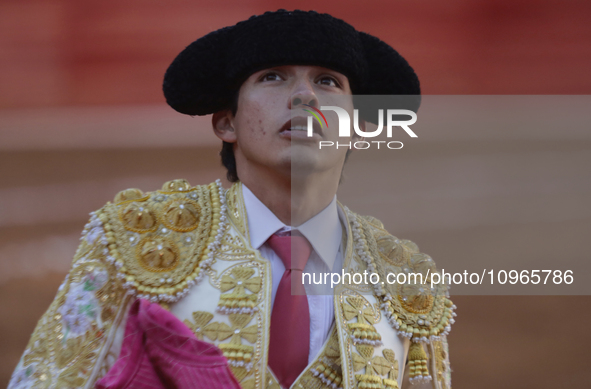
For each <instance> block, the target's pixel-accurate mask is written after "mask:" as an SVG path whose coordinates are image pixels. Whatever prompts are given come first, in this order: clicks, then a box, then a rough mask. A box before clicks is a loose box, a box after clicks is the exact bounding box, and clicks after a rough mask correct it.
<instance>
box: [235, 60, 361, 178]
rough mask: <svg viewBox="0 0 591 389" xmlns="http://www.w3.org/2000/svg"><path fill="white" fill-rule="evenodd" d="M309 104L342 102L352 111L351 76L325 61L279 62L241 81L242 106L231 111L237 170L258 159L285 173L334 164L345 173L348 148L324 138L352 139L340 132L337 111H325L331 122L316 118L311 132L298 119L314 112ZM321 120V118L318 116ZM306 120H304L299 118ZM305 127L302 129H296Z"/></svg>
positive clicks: (326, 168)
mask: <svg viewBox="0 0 591 389" xmlns="http://www.w3.org/2000/svg"><path fill="white" fill-rule="evenodd" d="M305 104H307V105H310V106H313V107H316V108H319V107H320V106H323V105H338V106H340V107H342V108H344V109H346V110H347V111H348V112H349V113H350V117H353V115H352V111H353V102H352V96H351V88H350V86H349V80H348V79H347V77H346V76H344V75H343V74H341V73H339V72H336V71H334V70H330V69H327V68H323V67H320V66H296V65H290V66H279V67H274V68H270V69H265V70H262V71H259V72H256V73H254V74H252V75H251V76H250V77H249V78H248V79H247V80H246V81H245V82H244V83H243V84H242V86H241V88H240V92H239V97H238V109H237V111H236V114H235V116H233V117H230V119H229V121H230V123H231V128H233V132H234V134H232V137H230V139H229V140H228V139H224V140H226V141H230V142H231V143H234V145H235V146H234V155H235V157H236V163H237V166H238V175H239V176H240V170H241V168H243V167H244V166H241V165H243V164H252V165H258V166H259V167H265V168H269V169H272V170H275V171H277V172H281V173H282V174H291V175H292V176H294V175H301V174H303V175H309V174H313V173H317V172H325V171H329V170H333V171H334V172H335V174H336V175H337V177H340V173H341V169H342V166H343V164H344V161H345V155H346V153H347V150H348V149H347V148H345V147H342V148H339V149H336V148H334V147H331V148H323V149H322V150H319V146H318V144H319V141H321V140H322V141H332V142H335V144H336V142H337V141H340V142H341V143H345V142H347V143H348V142H349V141H350V140H351V139H346V138H339V137H338V120H337V116H336V113H334V112H332V111H328V112H325V113H324V114H325V116H326V119H327V121H328V127H327V126H324V128H321V127H320V126H318V125H316V124H315V132H314V135H313V136H312V137H308V136H307V133H306V131H305V130H301V126H299V127H298V126H294V124H296V123H297V122H298V121H297V119H296V120H294V121H293V123H292V119H293V118H294V117H297V118H299V120H300V122H302V121H303V122H304V123H305V119H306V118H307V117H308V116H310V114H309V113H306V112H304V111H303V109H304V108H305V109H309V107H307V106H305ZM314 121H316V119H314ZM300 124H301V123H300ZM298 128H299V129H300V130H297V129H298Z"/></svg>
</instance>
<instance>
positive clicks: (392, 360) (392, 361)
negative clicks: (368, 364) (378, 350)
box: [382, 349, 398, 389]
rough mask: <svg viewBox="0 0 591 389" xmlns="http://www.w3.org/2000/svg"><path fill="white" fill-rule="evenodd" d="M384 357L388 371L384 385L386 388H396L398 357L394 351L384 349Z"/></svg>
mask: <svg viewBox="0 0 591 389" xmlns="http://www.w3.org/2000/svg"><path fill="white" fill-rule="evenodd" d="M382 354H383V355H384V358H385V359H386V361H388V363H389V368H390V371H389V372H388V378H384V379H383V382H384V387H385V388H386V389H398V359H396V355H395V353H394V351H392V350H390V349H385V350H383V351H382Z"/></svg>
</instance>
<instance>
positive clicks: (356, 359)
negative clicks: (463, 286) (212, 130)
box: [9, 180, 455, 389]
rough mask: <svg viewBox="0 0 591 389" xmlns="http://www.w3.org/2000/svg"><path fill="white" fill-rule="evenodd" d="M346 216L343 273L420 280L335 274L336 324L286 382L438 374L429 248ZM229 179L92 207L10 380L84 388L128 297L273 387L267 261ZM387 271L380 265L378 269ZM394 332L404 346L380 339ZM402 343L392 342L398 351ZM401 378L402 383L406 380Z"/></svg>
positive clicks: (395, 380) (439, 305)
mask: <svg viewBox="0 0 591 389" xmlns="http://www.w3.org/2000/svg"><path fill="white" fill-rule="evenodd" d="M339 207H340V210H341V212H343V214H344V215H345V216H346V219H347V223H346V226H345V227H346V234H347V239H346V248H345V250H344V272H345V273H350V274H354V273H363V272H364V271H368V272H370V273H377V274H378V275H379V279H380V280H386V279H387V277H388V274H392V275H397V274H401V273H406V274H408V273H415V274H417V273H420V274H422V275H423V276H424V278H423V280H422V282H419V283H403V284H397V283H389V282H384V283H382V282H378V283H376V284H369V285H365V284H359V285H357V284H355V283H347V284H345V283H343V284H340V285H338V286H337V287H336V288H335V290H334V303H335V304H334V305H335V324H334V325H333V328H332V330H331V334H330V336H329V337H328V340H327V341H326V342H325V344H324V346H323V349H322V351H321V352H320V353H319V355H318V356H317V357H316V358H315V360H314V361H313V362H312V363H311V364H309V366H308V367H307V368H306V369H305V370H304V372H303V373H302V374H301V375H300V376H299V378H298V379H297V380H296V381H295V382H294V384H293V386H292V387H293V388H318V389H320V388H332V389H337V388H351V389H353V388H384V389H393V388H399V386H400V385H401V383H402V381H403V377H402V374H399V370H401V369H400V367H401V365H403V366H402V368H403V370H404V371H405V372H406V374H405V379H406V380H408V382H410V383H411V384H414V385H413V386H415V385H416V386H417V387H421V388H423V387H432V388H436V389H443V388H450V367H449V359H448V352H447V340H446V335H447V333H448V332H449V330H450V325H451V324H452V323H453V316H455V313H454V312H453V309H454V308H455V306H454V305H453V304H452V302H451V301H450V300H449V298H448V297H447V288H446V286H445V285H436V286H435V287H434V288H431V285H430V275H432V274H433V273H434V272H437V269H436V268H435V264H434V262H433V260H432V259H431V258H430V257H429V256H427V255H425V254H422V253H420V252H419V250H418V248H417V246H416V245H415V244H414V243H412V242H410V241H408V240H403V239H398V238H396V237H394V236H392V235H390V234H389V233H388V232H387V231H386V230H385V229H384V227H383V225H382V223H380V222H379V221H378V220H377V219H375V218H372V217H365V216H360V215H357V214H354V213H353V212H351V211H350V210H348V209H347V208H346V207H343V206H341V205H340V204H339ZM247 226H248V223H247V220H246V212H245V209H244V203H243V200H242V186H241V184H239V183H238V184H235V185H233V186H232V188H231V189H230V190H228V191H226V190H224V189H223V188H222V187H221V184H220V183H219V181H218V182H217V183H212V184H210V185H203V186H195V187H192V186H190V185H189V184H188V183H187V182H186V181H185V180H174V181H169V182H167V183H166V184H164V186H163V188H162V190H160V191H156V192H151V193H146V194H144V193H143V192H142V191H140V190H139V189H128V190H125V191H122V192H120V193H119V194H118V195H117V196H116V197H115V200H114V202H113V203H107V205H105V206H104V207H103V208H101V209H100V210H98V211H96V212H94V213H92V214H91V219H90V221H89V223H88V224H87V225H86V227H85V229H84V231H83V235H82V238H81V243H80V246H79V248H78V250H77V252H76V255H75V257H74V261H73V265H72V269H71V271H70V273H69V274H68V276H67V277H66V279H65V281H64V283H63V284H62V285H61V286H60V288H59V291H58V293H57V296H56V298H55V300H54V301H53V303H52V304H51V306H50V307H49V309H48V310H47V312H46V313H45V314H44V315H43V317H42V318H41V319H40V320H39V322H38V324H37V327H36V329H35V331H34V333H33V335H32V337H31V340H30V341H29V344H28V346H27V349H26V350H25V353H24V355H23V357H22V359H21V361H20V362H19V365H18V366H17V368H16V370H15V372H14V374H13V377H12V379H11V382H10V385H9V388H11V389H14V388H92V387H94V383H95V382H96V380H98V379H99V378H100V377H102V376H103V375H104V374H106V372H107V371H108V370H109V368H110V367H111V366H112V365H113V363H114V362H115V360H116V358H117V356H118V353H119V350H120V347H121V343H122V338H123V333H124V327H125V326H124V323H125V319H126V312H127V309H128V307H129V305H130V303H131V302H132V301H133V300H134V299H135V298H137V297H141V298H146V299H149V300H151V301H153V302H158V303H160V304H162V305H163V306H165V307H167V308H168V309H170V310H171V312H173V313H174V314H175V315H176V316H177V317H179V318H180V319H181V320H184V322H185V323H186V324H187V325H188V326H189V327H190V328H192V329H193V331H194V333H195V335H196V336H197V337H198V338H199V339H201V340H204V341H207V342H210V343H213V344H215V345H217V346H218V347H219V348H220V349H221V350H222V351H223V353H224V355H225V356H226V358H227V359H228V363H229V364H230V367H231V369H232V371H233V373H234V375H235V376H236V378H237V379H238V380H239V381H240V384H241V386H242V387H243V388H245V389H254V388H257V389H262V388H279V385H278V384H277V381H276V379H275V378H274V376H273V374H272V372H271V371H270V370H268V368H267V364H268V363H267V362H268V361H267V351H268V342H269V321H270V318H271V306H270V303H271V285H272V283H271V269H270V264H269V262H268V261H267V260H265V259H264V258H262V257H261V255H260V253H259V252H258V250H255V249H253V248H252V247H250V243H249V242H250V239H249V235H248V227H247ZM390 279H391V278H390ZM401 342H402V344H404V348H403V349H400V348H398V349H396V350H397V351H395V350H394V348H395V347H392V346H390V345H392V344H394V343H396V344H399V345H400V344H401ZM401 354H405V355H401ZM406 382H407V381H405V385H406Z"/></svg>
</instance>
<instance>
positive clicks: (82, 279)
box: [10, 213, 126, 388]
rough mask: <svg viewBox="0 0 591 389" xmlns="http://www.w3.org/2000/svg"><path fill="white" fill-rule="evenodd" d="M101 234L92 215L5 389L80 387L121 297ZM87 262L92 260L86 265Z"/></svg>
mask: <svg viewBox="0 0 591 389" xmlns="http://www.w3.org/2000/svg"><path fill="white" fill-rule="evenodd" d="M105 241H106V239H105V234H104V230H103V228H102V225H101V223H100V221H99V219H98V217H97V216H96V213H94V214H93V216H92V218H91V221H90V222H89V223H88V224H87V226H86V227H85V230H84V232H83V238H82V242H81V244H80V246H79V247H78V250H77V252H76V255H75V257H74V263H73V267H72V270H71V271H70V273H69V275H68V277H67V278H66V281H65V282H64V284H63V285H62V286H61V287H60V289H59V291H58V293H57V296H56V298H55V300H54V301H53V303H52V304H51V306H50V307H49V309H48V310H47V312H46V313H45V314H44V315H43V317H42V318H41V319H40V320H39V322H38V324H37V327H36V328H35V331H34V332H33V334H32V336H31V339H30V341H29V344H28V346H27V349H26V350H25V353H24V355H23V358H22V362H21V364H19V367H17V370H16V371H15V374H14V376H13V379H12V380H11V384H10V386H11V387H12V386H17V385H19V384H20V383H24V382H26V386H27V387H35V388H44V387H59V388H61V387H81V386H84V385H86V383H87V381H88V379H89V377H90V372H91V371H92V369H93V368H94V365H95V363H96V361H97V357H98V355H99V354H100V353H101V349H102V348H103V347H104V346H105V341H106V339H107V334H108V333H109V331H110V330H111V328H112V326H113V324H114V321H115V318H116V317H118V312H120V311H121V310H122V309H125V306H126V304H125V303H124V296H125V292H124V290H123V289H122V287H121V283H120V282H119V281H118V280H117V278H116V270H115V269H114V267H112V266H109V265H108V263H107V261H106V258H105V246H104V242H105ZM90 258H92V259H90Z"/></svg>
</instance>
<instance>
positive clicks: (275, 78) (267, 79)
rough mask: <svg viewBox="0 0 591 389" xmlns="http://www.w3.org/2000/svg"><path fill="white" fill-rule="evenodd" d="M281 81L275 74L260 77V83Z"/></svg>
mask: <svg viewBox="0 0 591 389" xmlns="http://www.w3.org/2000/svg"><path fill="white" fill-rule="evenodd" d="M278 80H281V77H280V76H279V74H277V73H266V74H265V75H263V77H261V81H278Z"/></svg>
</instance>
